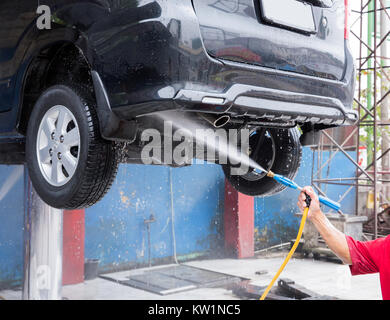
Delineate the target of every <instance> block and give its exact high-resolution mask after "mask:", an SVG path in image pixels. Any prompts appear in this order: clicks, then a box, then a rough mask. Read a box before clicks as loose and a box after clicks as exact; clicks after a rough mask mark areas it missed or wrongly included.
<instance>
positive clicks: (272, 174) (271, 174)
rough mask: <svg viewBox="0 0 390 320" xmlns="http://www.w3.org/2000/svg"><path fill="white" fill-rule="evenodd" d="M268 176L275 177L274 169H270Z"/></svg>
mask: <svg viewBox="0 0 390 320" xmlns="http://www.w3.org/2000/svg"><path fill="white" fill-rule="evenodd" d="M267 177H270V178H273V177H275V173H273V172H272V171H268V173H267Z"/></svg>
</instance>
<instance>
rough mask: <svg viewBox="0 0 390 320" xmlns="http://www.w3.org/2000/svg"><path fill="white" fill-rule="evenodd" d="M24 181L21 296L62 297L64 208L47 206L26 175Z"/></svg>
mask: <svg viewBox="0 0 390 320" xmlns="http://www.w3.org/2000/svg"><path fill="white" fill-rule="evenodd" d="M25 172H27V169H26V170H25ZM25 181H26V183H25V185H26V186H27V188H26V199H27V201H26V203H27V205H26V210H25V217H24V276H23V294H22V298H23V300H61V299H62V292H61V291H62V232H63V230H62V229H63V211H62V210H58V209H55V208H52V207H50V206H49V205H48V204H46V203H45V202H44V201H43V200H42V199H41V198H40V197H39V196H38V194H37V193H36V191H35V190H34V188H33V187H32V185H31V182H30V180H29V178H28V176H27V174H26V175H25Z"/></svg>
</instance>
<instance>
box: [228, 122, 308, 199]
mask: <svg viewBox="0 0 390 320" xmlns="http://www.w3.org/2000/svg"><path fill="white" fill-rule="evenodd" d="M259 131H261V132H262V133H261V135H262V140H261V142H260V144H261V145H259V146H257V148H256V146H253V145H252V144H253V142H252V141H251V140H250V146H251V148H252V149H257V151H255V154H251V156H250V157H251V158H252V159H253V160H254V161H256V162H257V163H258V164H260V165H261V166H262V167H263V168H264V169H266V170H267V171H269V170H271V171H273V172H274V173H277V174H280V175H283V176H285V177H287V178H289V179H292V180H293V179H294V178H295V176H296V175H297V173H298V169H299V166H300V162H301V158H302V146H301V143H300V141H299V136H300V135H299V131H298V129H296V128H293V129H264V128H257V129H255V130H254V131H253V132H259ZM263 135H265V138H264V136H263ZM251 137H252V136H251ZM250 139H252V138H250ZM231 168H232V167H231V165H223V166H222V169H223V171H224V173H225V176H226V179H227V180H228V181H229V182H230V183H231V184H232V186H233V187H234V188H235V189H236V190H238V191H239V192H241V193H243V194H246V195H249V196H271V195H274V194H277V193H280V192H282V191H283V190H284V189H286V187H285V186H283V185H281V184H279V183H277V182H276V181H275V180H274V179H272V178H269V177H267V176H266V174H265V173H263V174H258V173H256V172H254V171H250V172H249V173H248V174H246V175H232V174H231Z"/></svg>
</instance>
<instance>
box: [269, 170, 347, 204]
mask: <svg viewBox="0 0 390 320" xmlns="http://www.w3.org/2000/svg"><path fill="white" fill-rule="evenodd" d="M267 176H268V177H270V178H273V179H275V180H276V181H277V182H279V183H280V184H282V185H284V186H286V187H289V188H292V189H297V190H299V191H302V190H303V188H302V187H300V186H299V185H297V184H296V183H295V182H294V181H292V180H290V179H288V178H286V177H283V176H281V175H279V174H275V173H273V172H272V171H269V172H268V173H267ZM318 199H319V201H320V203H322V204H324V205H326V206H327V207H329V208H331V209H333V210H335V211H339V210H340V208H341V205H340V203H338V202H335V201H333V200H330V199H329V198H326V197H323V196H318Z"/></svg>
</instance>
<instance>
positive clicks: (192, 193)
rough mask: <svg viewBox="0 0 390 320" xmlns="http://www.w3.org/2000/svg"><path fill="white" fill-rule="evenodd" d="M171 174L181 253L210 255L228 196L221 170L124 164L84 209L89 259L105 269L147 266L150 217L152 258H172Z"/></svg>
mask: <svg viewBox="0 0 390 320" xmlns="http://www.w3.org/2000/svg"><path fill="white" fill-rule="evenodd" d="M170 170H172V190H173V194H174V197H173V209H174V213H175V215H174V216H175V221H174V224H175V235H176V245H177V254H178V255H179V256H183V255H189V254H193V253H195V252H207V250H209V249H210V248H212V247H213V246H215V245H216V241H217V240H218V237H220V233H219V227H220V223H221V220H220V219H219V217H221V216H222V210H223V207H222V206H221V202H222V201H223V197H224V194H223V192H224V178H223V173H222V170H221V168H220V167H219V166H215V165H210V164H208V165H194V166H191V167H186V168H177V169H169V168H166V167H155V166H143V165H121V166H120V169H119V173H118V178H117V179H116V181H115V183H114V185H113V187H112V189H111V190H110V191H109V193H108V194H107V195H106V197H105V198H104V199H103V200H102V201H101V202H99V203H98V204H96V205H95V206H93V207H92V208H89V209H87V211H86V242H85V245H86V247H85V252H86V257H88V258H99V259H100V260H101V267H102V268H103V269H110V268H111V267H114V266H117V265H122V264H131V263H138V264H142V263H146V262H147V261H148V238H147V236H148V234H147V228H146V226H145V224H144V220H145V219H149V217H150V215H151V214H153V215H154V217H155V219H156V222H154V223H152V224H151V225H150V228H151V257H152V259H159V258H166V257H171V256H172V255H173V238H172V236H173V233H172V218H171V217H172V207H171V197H170V189H171V185H170V172H169V171H170ZM221 199H222V200H221Z"/></svg>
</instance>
